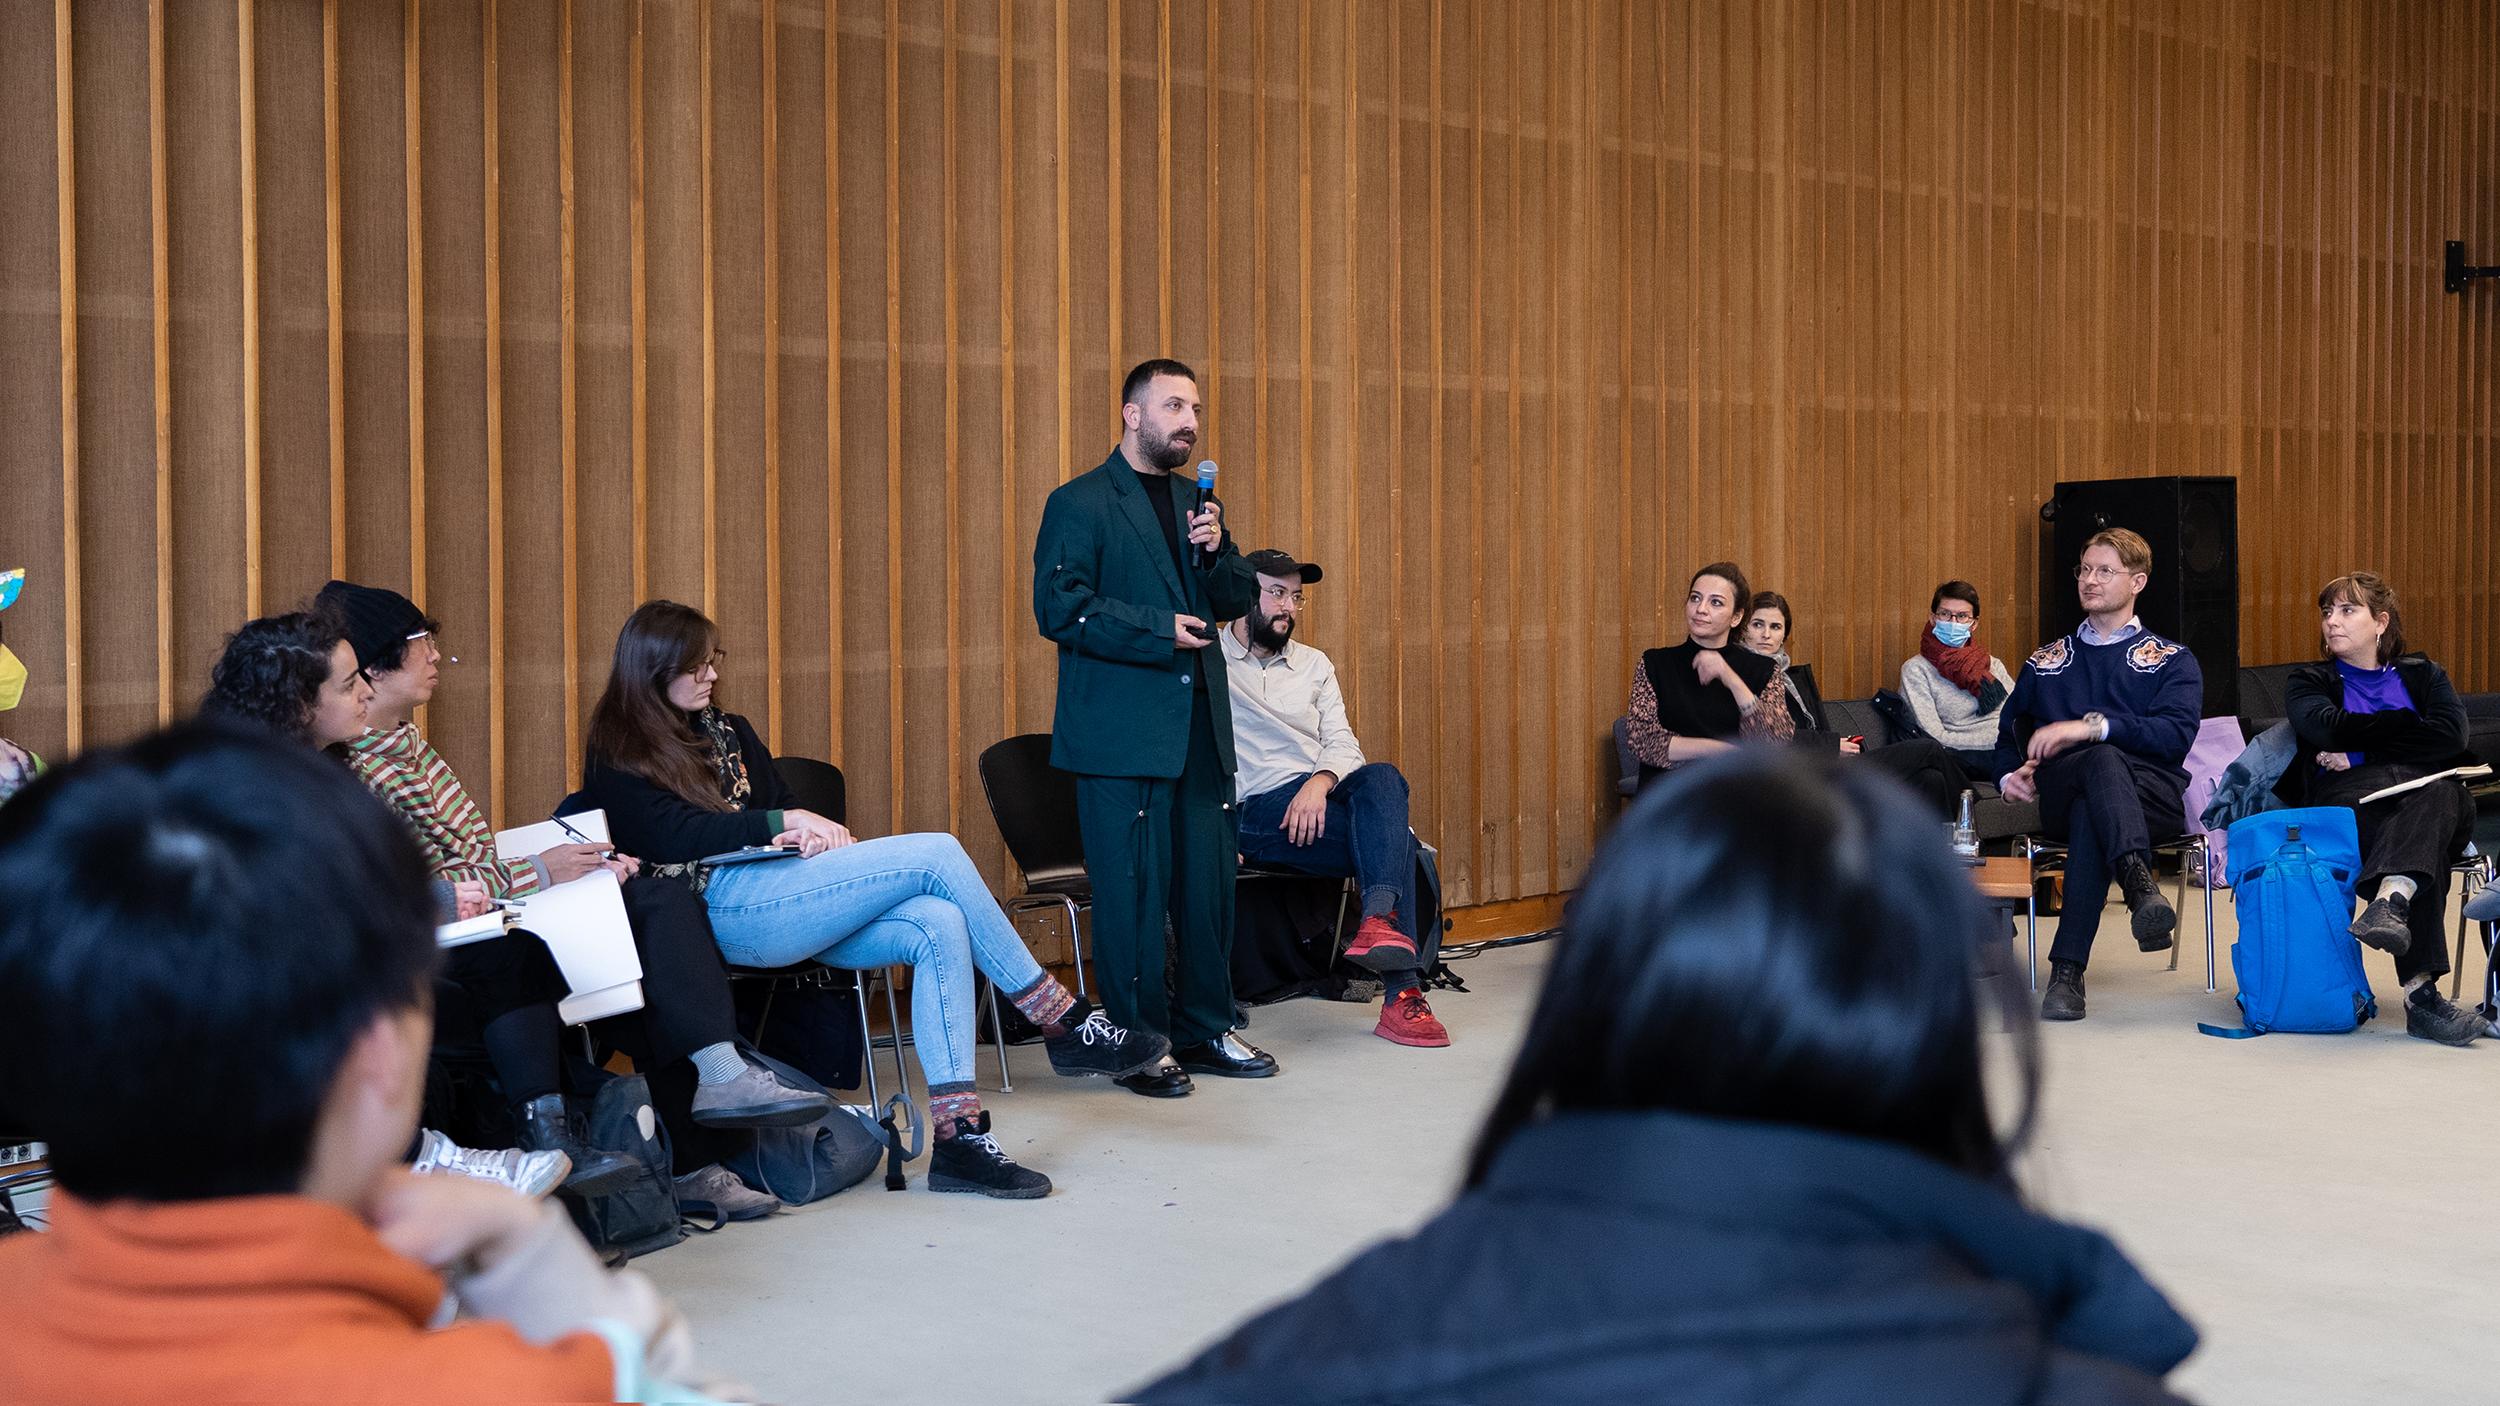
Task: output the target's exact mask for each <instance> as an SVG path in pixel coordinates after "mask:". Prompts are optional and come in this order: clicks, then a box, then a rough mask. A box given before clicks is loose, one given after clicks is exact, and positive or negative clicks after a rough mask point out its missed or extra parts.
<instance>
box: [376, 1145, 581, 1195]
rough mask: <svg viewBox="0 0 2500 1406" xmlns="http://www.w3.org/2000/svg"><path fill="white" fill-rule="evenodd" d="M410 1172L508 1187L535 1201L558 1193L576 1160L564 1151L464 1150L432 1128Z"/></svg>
mask: <svg viewBox="0 0 2500 1406" xmlns="http://www.w3.org/2000/svg"><path fill="white" fill-rule="evenodd" d="M408 1170H410V1171H412V1172H415V1173H417V1174H419V1175H425V1174H427V1173H434V1172H447V1173H449V1174H451V1175H453V1176H462V1177H474V1178H475V1179H477V1180H479V1181H491V1182H493V1183H495V1184H496V1185H498V1186H508V1187H511V1188H512V1189H513V1190H515V1191H517V1192H520V1193H521V1194H522V1195H524V1196H527V1197H530V1198H532V1199H536V1198H538V1197H541V1196H544V1195H546V1194H547V1193H548V1192H550V1191H553V1190H555V1189H556V1188H557V1187H558V1186H560V1185H562V1184H563V1182H564V1178H565V1175H566V1174H567V1173H569V1172H571V1171H572V1170H573V1159H572V1158H570V1157H567V1156H565V1155H564V1154H563V1153H561V1152H523V1151H521V1150H520V1149H519V1148H515V1147H499V1148H491V1149H490V1148H478V1147H462V1146H461V1145H460V1144H458V1143H456V1142H453V1141H452V1140H451V1139H450V1138H448V1137H445V1136H443V1135H442V1134H441V1133H438V1132H436V1131H434V1130H433V1129H432V1128H426V1129H423V1130H421V1131H420V1132H419V1133H418V1136H417V1160H416V1161H414V1162H412V1163H410V1164H409V1166H408Z"/></svg>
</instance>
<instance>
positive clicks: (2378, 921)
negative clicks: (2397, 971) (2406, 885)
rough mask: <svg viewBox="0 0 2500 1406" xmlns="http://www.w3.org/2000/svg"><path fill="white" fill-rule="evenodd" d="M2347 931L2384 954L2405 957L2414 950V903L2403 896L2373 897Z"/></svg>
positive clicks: (2398, 894)
mask: <svg viewBox="0 0 2500 1406" xmlns="http://www.w3.org/2000/svg"><path fill="white" fill-rule="evenodd" d="M2345 931H2347V932H2349V933H2351V934H2352V935H2353V936H2354V937H2355V938H2357V939H2359V940H2360V941H2361V942H2363V943H2366V944H2368V945H2369V946H2372V947H2375V948H2377V949H2378V950H2380V951H2381V952H2386V953H2390V954H2392V955H2394V956H2398V957H2401V956H2403V955H2404V954H2405V953H2406V952H2408V951H2410V950H2411V949H2412V947H2413V902H2412V900H2411V899H2408V898H2406V897H2405V896H2404V895H2403V894H2400V893H2397V894H2389V895H2388V896H2387V897H2385V898H2373V899H2371V900H2370V906H2369V907H2367V908H2364V909H2362V910H2361V916H2360V917H2358V918H2355V919H2353V920H2352V926H2351V927H2349V928H2347V929H2345Z"/></svg>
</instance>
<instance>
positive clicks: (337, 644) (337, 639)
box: [200, 610, 483, 911]
mask: <svg viewBox="0 0 2500 1406" xmlns="http://www.w3.org/2000/svg"><path fill="white" fill-rule="evenodd" d="M208 678H209V686H208V696H207V697H205V698H203V699H201V700H200V713H201V715H202V716H203V717H214V718H224V719H230V720H235V721H240V722H246V723H256V724H258V725H260V726H262V727H265V728H268V729H269V730H270V731H272V732H276V733H279V734H280V735H282V736H286V737H292V738H294V739H295V740H296V741H298V742H309V743H311V744H312V745H313V746H315V747H324V748H326V747H334V746H337V745H338V744H340V743H342V742H347V741H350V740H352V739H354V738H356V737H358V736H360V735H362V734H363V732H364V730H365V708H366V705H368V704H369V703H371V702H372V701H373V685H372V684H370V683H368V682H366V681H365V676H364V674H363V672H362V671H361V670H359V669H358V668H357V667H356V651H355V650H353V649H351V648H349V647H348V644H347V634H346V631H345V630H344V629H343V628H341V626H340V625H339V622H338V621H337V620H336V619H335V618H334V617H332V616H330V615H327V614H322V613H316V612H313V611H309V610H292V611H288V612H287V613H286V614H284V615H271V616H266V617H263V618H262V619H259V620H253V621H249V622H247V623H245V625H244V626H243V628H242V629H239V630H237V631H235V632H234V633H233V634H231V635H228V636H226V647H225V650H224V651H223V652H222V653H220V654H219V655H218V656H217V663H216V664H215V665H214V666H213V667H211V668H210V669H209V671H208ZM480 911H483V910H480Z"/></svg>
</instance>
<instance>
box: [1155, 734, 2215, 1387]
mask: <svg viewBox="0 0 2500 1406" xmlns="http://www.w3.org/2000/svg"><path fill="white" fill-rule="evenodd" d="M1988 926H1989V925H1988V921H1987V917H1986V915H1985V912H1984V910H1983V908H1982V906H1981V903H1980V899H1979V896H1978V893H1977V891H1976V890H1975V889H1973V888H1972V886H1971V884H1970V881H1969V879H1968V877H1967V876H1966V875H1965V874H1964V873H1963V872H1962V871H1961V869H1960V867H1959V866H1958V865H1957V864H1956V863H1955V862H1954V861H1953V859H1952V857H1951V855H1950V854H1949V852H1948V851H1947V850H1946V848H1945V845H1944V842H1943V838H1942V836H1941V835H1940V834H1939V833H1938V831H1937V828H1936V827H1935V826H1934V825H1933V824H1930V823H1928V822H1927V821H1926V820H1925V818H1924V817H1923V816H1922V815H1921V813H1920V812H1919V810H1918V809H1917V807H1916V806H1915V804H1914V803H1913V801H1912V799H1911V797H1910V796H1909V794H1908V793H1907V792H1906V791H1904V790H1903V789H1902V788H1901V787H1900V785H1899V784H1898V783H1897V782H1895V781H1893V780H1892V779H1891V778H1889V777H1886V776H1883V775H1880V774H1878V773H1875V772H1872V771H1870V770H1867V769H1865V768H1859V767H1845V766H1839V765H1836V764H1833V763H1831V762H1827V761H1821V760H1818V759H1814V758H1811V757H1808V756H1805V755H1803V754H1800V753H1796V752H1793V751H1785V750H1763V751H1751V752H1748V753H1747V754H1745V755H1742V756H1736V757H1728V758H1721V759H1713V760H1710V761H1706V762H1703V763H1700V764H1698V765H1695V766H1693V767H1692V768H1690V769H1689V770H1679V772H1678V774H1677V775H1676V776H1675V777H1674V778H1673V779H1672V780H1670V781H1669V782H1667V783H1665V784H1663V785H1660V786H1657V787H1653V788H1651V790H1650V791H1649V792H1647V793H1645V794H1644V795H1643V796H1642V797H1641V798H1640V800H1639V801H1638V802H1636V803H1635V804H1634V805H1633V807H1632V809H1631V810H1630V812H1629V813H1627V814H1626V815H1625V817H1624V819H1623V822H1622V823H1621V825H1619V826H1618V827H1617V828H1616V830H1615V831H1614V833H1613V834H1612V835H1611V836H1609V837H1608V839H1607V841H1606V843H1605V845H1604V847H1603V848H1602V850H1601V851H1600V852H1599V854H1598V857H1597V860H1596V862H1595V863H1594V864H1593V865H1592V866H1591V868H1590V871H1589V875H1588V879H1587V882H1586V884H1585V886H1584V887H1582V889H1581V890H1580V894H1579V897H1578V899H1577V901H1576V902H1575V903H1574V904H1573V906H1572V909H1571V912H1570V915H1569V916H1568V918H1567V919H1566V920H1565V932H1564V940H1563V941H1561V942H1560V943H1557V944H1556V946H1555V950H1554V961H1553V964H1552V966H1551V967H1550V968H1549V969H1548V971H1547V973H1546V977H1545V986H1544V990H1543V991H1542V992H1541V993H1540V995H1539V996H1538V998H1537V1003H1536V1007H1535V1010H1534V1011H1533V1013H1532V1014H1531V1015H1530V1017H1529V1023H1528V1030H1527V1034H1526V1036H1525V1038H1524V1039H1523V1041H1522V1042H1521V1046H1520V1050H1519V1055H1518V1058H1517V1061H1516V1062H1515V1063H1514V1064H1513V1065H1512V1067H1511V1071H1510V1074H1509V1077H1508V1078H1507V1080H1506V1081H1505V1082H1504V1084H1503V1086H1502V1088H1501V1090H1500V1092H1499V1094H1498V1095H1497V1096H1496V1098H1495V1100H1494V1104H1493V1109H1492V1112H1491V1114H1490V1115H1489V1116H1488V1117H1487V1118H1486V1120H1485V1124H1484V1129H1483V1131H1482V1133H1481V1134H1480V1135H1479V1137H1478V1139H1477V1142H1476V1147H1475V1151H1474V1154H1473V1156H1472V1157H1471V1158H1470V1160H1469V1163H1468V1166H1467V1170H1466V1175H1465V1185H1464V1189H1463V1190H1462V1191H1461V1192H1460V1194H1459V1197H1458V1199H1457V1201H1456V1203H1455V1204H1453V1205H1451V1206H1450V1207H1449V1208H1447V1209H1445V1210H1444V1211H1442V1212H1441V1213H1440V1214H1439V1215H1437V1216H1435V1217H1434V1218H1433V1219H1431V1220H1430V1221H1427V1222H1426V1223H1425V1224H1424V1225H1423V1226H1422V1227H1421V1228H1420V1229H1419V1230H1417V1231H1416V1232H1415V1233H1414V1234H1412V1235H1410V1236H1407V1237H1404V1238H1402V1239H1397V1240H1393V1241H1390V1242H1388V1243H1386V1244H1382V1245H1379V1246H1376V1247H1374V1248H1372V1249H1370V1250H1367V1251H1364V1252H1363V1253H1362V1254H1360V1255H1357V1256H1356V1257H1355V1258H1354V1259H1353V1260H1352V1261H1350V1262H1349V1263H1348V1264H1346V1265H1345V1266H1344V1267H1343V1268H1341V1269H1339V1270H1338V1271H1336V1272H1335V1273H1334V1274H1331V1275H1329V1276H1328V1277H1327V1278H1325V1279H1323V1280H1321V1281H1320V1283H1319V1284H1318V1285H1317V1286H1315V1287H1313V1288H1312V1289H1310V1290H1309V1291H1308V1292H1306V1293H1304V1294H1303V1295H1301V1296H1300V1297H1298V1298H1296V1299H1294V1300H1292V1301H1290V1302H1287V1303H1285V1304H1283V1305H1281V1306H1279V1307H1276V1308H1273V1309H1269V1310H1267V1311H1266V1312H1264V1313H1261V1314H1259V1315H1258V1316H1257V1317H1255V1318H1253V1319H1251V1320H1250V1321H1249V1322H1247V1323H1246V1324H1244V1325H1243V1326H1241V1327H1240V1328H1239V1329H1237V1330H1236V1331H1234V1332H1233V1333H1232V1334H1231V1335H1230V1336H1229V1337H1227V1338H1225V1339H1224V1340H1222V1341H1220V1342H1218V1343H1216V1344H1215V1345H1214V1346H1213V1347H1210V1348H1208V1349H1207V1350H1205V1351H1204V1352H1203V1353H1201V1354H1200V1355H1199V1356H1198V1357H1197V1358H1196V1359H1195V1360H1194V1361H1192V1362H1190V1363H1188V1364H1187V1365H1186V1366H1184V1367H1182V1368H1180V1369H1179V1370H1178V1371H1176V1372H1174V1373H1172V1374H1171V1375H1169V1376H1167V1377H1165V1378H1163V1379H1162V1380H1160V1381H1158V1382H1155V1383H1153V1384H1152V1385H1150V1386H1147V1387H1145V1388H1143V1389H1142V1390H1140V1391H1138V1392H1135V1393H1133V1395H1132V1397H1131V1398H1124V1399H1135V1400H1139V1401H1144V1402H1149V1403H1171V1404H1174V1406H1177V1403H1196V1402H1209V1403H1212V1402H1240V1401H1295V1402H1306V1403H1319V1402H1368V1401H1468V1402H1481V1403H1495V1402H1545V1401H1596V1400H1626V1401H1630V1400H1650V1399H1662V1398H1663V1399H1673V1400H1678V1401H1709V1402H1719V1401H1744V1402H1749V1403H1756V1406H1772V1404H1773V1403H1777V1406H1864V1403H1866V1402H1870V1401H1891V1400H1916V1401H1920V1402H1924V1403H1934V1404H1935V1406H1965V1404H1966V1403H1967V1404H1968V1406H1979V1404H1980V1403H1987V1406H1995V1403H2013V1402H2026V1403H2077V1406H2080V1404H2081V1403H2094V1406H2105V1404H2106V1403H2149V1402H2170V1401H2174V1400H2176V1399H2177V1398H2175V1397H2173V1396H2171V1395H2170V1394H2169V1393H2168V1392H2167V1391H2165V1390H2164V1389H2163V1387H2162V1384H2161V1378H2162V1377H2163V1375H2164V1374H2166V1373H2167V1372H2168V1371H2169V1370H2170V1369H2171V1368H2173V1367H2175V1366H2177V1365H2178V1364H2179V1362H2180V1361H2181V1360H2183V1359H2184V1358H2186V1356H2187V1355H2188V1353H2189V1352H2190V1351H2191V1350H2193V1349H2194V1347H2195V1345H2196V1333H2195V1330H2194V1329H2193V1328H2191V1327H2190V1326H2189V1324H2188V1323H2187V1321H2186V1320H2185V1319H2183V1318H2182V1317H2180V1315H2179V1314H2178V1312H2177V1311H2176V1310H2174V1309H2173V1308H2172V1307H2171V1306H2170V1304H2169V1303H2168V1302H2167V1301H2166V1300H2165V1299H2164V1298H2163V1297H2162V1295H2161V1293H2160V1291H2159V1290H2157V1289H2155V1288H2154V1287H2153V1285H2152V1284H2151V1283H2149V1282H2148V1281H2147V1280H2146V1279H2145V1278H2144V1276H2143V1274H2142V1273H2141V1272H2140V1271H2138V1270H2137V1269H2136V1268H2135V1266H2134V1265H2132V1264H2130V1263H2129V1262H2128V1261H2127V1258H2126V1256H2125V1255H2124V1254H2123V1253H2122V1252H2121V1251H2120V1250H2119V1249H2118V1247H2117V1246H2116V1245H2114V1244H2112V1243H2111V1242H2110V1241H2109V1240H2108V1239H2107V1238H2106V1237H2104V1236H2102V1235H2100V1234H2098V1233H2096V1232H2093V1231H2090V1230H2086V1229H2083V1228H2081V1227H2078V1226H2074V1225H2069V1224H2066V1223H2064V1222H2061V1221H2058V1220H2055V1219H2052V1218H2050V1217H2048V1216H2046V1215H2043V1214H2041V1213H2040V1212H2038V1211H2036V1210H2034V1209H2032V1208H2031V1207H2029V1206H2028V1205H2026V1204H2025V1203H2024V1201H2023V1198H2022V1195H2021V1192H2020V1189H2019V1188H2018V1186H2017V1185H2016V1183H2015V1179H2014V1175H2013V1157H2014V1153H2015V1151H2016V1149H2017V1148H2018V1147H2019V1146H2020V1145H2021V1143H2022V1141H2023V1138H2024V1136H2025V1135H2026V1133H2027V1131H2028V1129H2029V1127H2030V1125H2031V1121H2032V1107H2031V1104H2032V1100H2033V1098H2034V1096H2035V1093H2036V1090H2037V1086H2038V1062H2037V1052H2036V1046H2035V1044H2034V1041H2033V1033H2034V1029H2035V1027H2033V1026H2032V1025H2031V1024H2030V1022H2029V1021H2028V1020H2027V1019H2023V1018H2022V1011H2021V1009H2020V1007H2019V1006H2015V1005H2014V1004H2013V1003H2012V1002H2011V1001H2010V1000H2009V1001H2005V1002H2003V1005H2004V1010H2003V1012H2002V1014H2004V1015H2005V1016H2007V1017H2010V1018H2012V1019H2013V1021H2014V1023H2015V1031H2016V1033H2015V1037H2014V1044H2013V1049H2012V1058H2011V1060H2010V1061H2008V1064H2009V1065H2010V1067H2011V1068H2012V1071H2013V1077H2014V1079H2015V1081H2016V1088H2015V1093H2016V1097H2015V1099H2014V1100H2013V1106H2012V1107H2011V1108H2010V1109H2002V1108H1998V1107H1996V1106H1994V1103H1995V1101H1994V1100H1992V1099H1991V1097H1990V1095H1989V1092H1988V1087H1987V1080H1986V1078H1985V1077H1983V1072H1982V1064H1983V1061H1982V1057H1981V1040H1980V1026H1981V1015H1982V1011H1983V1008H1985V1007H1986V1006H1988V1005H1989V1004H1991V1002H1990V1000H1989V998H1988V997H1986V996H1984V995H1983V992H1984V991H1989V990H1994V989H1998V988H2003V989H2005V990H2007V991H2009V992H2010V991H2011V990H2012V989H2013V988H2014V987H2015V986H2016V985H2017V984H2018V983H2016V982H2015V981H2014V980H2013V979H2012V976H2011V974H2010V973H2003V972H2001V971H2000V970H1999V969H1998V963H1999V961H2000V959H1999V958H1996V957H1993V956H1990V955H1985V954H1992V953H1996V952H1999V951H2001V945H2000V944H1998V943H1994V942H1989V941H1987V940H1986V938H1987V929H1988ZM1982 976H1993V977H1994V979H1993V980H1989V981H1985V982H1983V981H1981V980H1979V979H1978V978H1980V977H1982ZM2001 1128H2002V1129H2007V1130H2008V1131H2002V1132H2001V1131H2000V1129H2001Z"/></svg>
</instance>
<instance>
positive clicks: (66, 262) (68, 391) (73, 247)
mask: <svg viewBox="0 0 2500 1406" xmlns="http://www.w3.org/2000/svg"><path fill="white" fill-rule="evenodd" d="M70 60H71V48H70V0H53V4H52V142H53V152H54V159H55V160H56V161H57V162H58V163H59V164H58V167H57V168H56V169H57V171H58V179H57V187H58V198H59V200H60V222H59V238H60V249H59V261H60V270H61V274H60V277H61V283H60V300H61V314H60V315H61V345H60V354H61V659H62V663H63V665H64V669H63V676H62V685H63V688H62V692H63V723H62V726H63V730H64V731H65V732H66V734H67V737H68V745H69V748H70V750H71V751H76V750H77V749H78V748H79V746H80V745H81V744H82V743H83V742H84V741H85V740H86V739H85V721H86V719H85V713H86V707H87V697H86V673H85V665H86V655H87V650H86V622H85V618H84V617H85V609H86V592H85V589H84V580H85V578H84V574H83V573H84V567H83V565H82V564H81V561H80V553H79V548H80V545H81V544H80V541H79V531H78V518H79V502H78V490H79V481H78V480H79V458H78V140H77V126H76V117H75V111H76V105H75V103H74V102H73V101H72V93H73V90H74V86H75V82H76V74H77V70H76V69H75V68H74V67H72V65H71V61H70Z"/></svg>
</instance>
